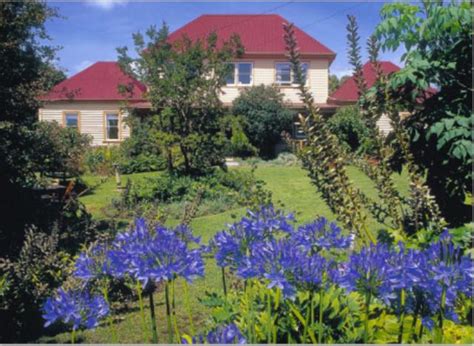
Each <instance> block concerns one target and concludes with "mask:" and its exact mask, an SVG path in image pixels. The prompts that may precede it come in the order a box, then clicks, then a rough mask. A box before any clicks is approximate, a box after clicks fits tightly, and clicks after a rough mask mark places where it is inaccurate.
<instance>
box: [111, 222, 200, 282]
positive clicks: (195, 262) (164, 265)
mask: <svg viewBox="0 0 474 346" xmlns="http://www.w3.org/2000/svg"><path fill="white" fill-rule="evenodd" d="M180 229H181V230H182V229H183V228H180ZM183 234H184V233H179V232H176V229H174V230H170V229H167V228H165V227H162V226H159V227H156V228H155V230H154V232H150V231H149V230H148V228H147V226H146V223H144V222H142V220H141V219H139V220H137V223H136V228H135V229H134V230H132V231H131V232H127V233H125V234H121V235H119V236H117V239H116V241H115V242H114V249H113V250H111V251H109V258H110V262H111V263H112V264H113V265H112V268H113V272H114V273H115V274H116V275H117V276H123V275H129V276H131V277H132V278H134V279H136V280H139V281H140V282H141V283H142V284H143V285H144V286H145V285H147V283H148V282H149V281H152V282H160V281H167V280H172V279H174V278H177V277H183V278H184V279H186V280H188V281H192V280H194V279H195V278H197V277H199V276H203V275H204V262H203V260H202V257H201V251H200V250H199V249H190V248H189V247H188V242H187V241H185V240H184V239H183ZM190 234H191V233H190V231H189V232H188V231H186V237H187V240H189V239H190V238H189V235H190Z"/></svg>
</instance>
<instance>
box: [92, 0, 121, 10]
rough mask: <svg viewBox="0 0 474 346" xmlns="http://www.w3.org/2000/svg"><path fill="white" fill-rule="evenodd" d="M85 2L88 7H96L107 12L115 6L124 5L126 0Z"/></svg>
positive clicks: (93, 0)
mask: <svg viewBox="0 0 474 346" xmlns="http://www.w3.org/2000/svg"><path fill="white" fill-rule="evenodd" d="M85 2H86V4H88V5H90V6H94V7H98V8H101V9H103V10H106V11H108V10H111V9H112V8H114V7H115V6H117V5H124V4H125V3H127V2H128V0H86V1H85Z"/></svg>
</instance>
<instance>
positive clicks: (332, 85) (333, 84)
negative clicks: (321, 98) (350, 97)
mask: <svg viewBox="0 0 474 346" xmlns="http://www.w3.org/2000/svg"><path fill="white" fill-rule="evenodd" d="M349 78H350V76H342V77H341V78H338V77H337V76H336V75H335V74H330V75H329V94H331V93H333V92H334V91H336V90H337V89H338V88H339V87H340V86H341V85H342V83H344V82H345V81H346V80H347V79H349Z"/></svg>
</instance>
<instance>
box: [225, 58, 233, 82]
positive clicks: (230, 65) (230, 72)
mask: <svg viewBox="0 0 474 346" xmlns="http://www.w3.org/2000/svg"><path fill="white" fill-rule="evenodd" d="M225 82H226V84H227V85H234V84H235V64H234V63H230V64H229V73H228V74H227V76H226V77H225Z"/></svg>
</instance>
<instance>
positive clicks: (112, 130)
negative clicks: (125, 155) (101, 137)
mask: <svg viewBox="0 0 474 346" xmlns="http://www.w3.org/2000/svg"><path fill="white" fill-rule="evenodd" d="M119 120H120V119H119V114H118V113H117V112H107V113H105V127H106V128H105V139H106V140H108V141H118V140H119V139H120V130H119V125H120V121H119Z"/></svg>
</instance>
